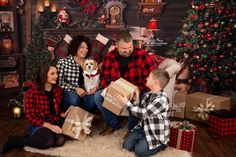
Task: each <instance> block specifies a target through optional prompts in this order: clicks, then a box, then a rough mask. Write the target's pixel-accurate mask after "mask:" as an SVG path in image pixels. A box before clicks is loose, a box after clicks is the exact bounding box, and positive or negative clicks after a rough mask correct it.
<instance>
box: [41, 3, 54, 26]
mask: <svg viewBox="0 0 236 157" xmlns="http://www.w3.org/2000/svg"><path fill="white" fill-rule="evenodd" d="M37 11H38V13H39V14H40V15H39V25H40V27H41V28H54V27H56V24H55V20H56V14H57V5H56V3H50V1H49V0H39V1H38V2H37Z"/></svg>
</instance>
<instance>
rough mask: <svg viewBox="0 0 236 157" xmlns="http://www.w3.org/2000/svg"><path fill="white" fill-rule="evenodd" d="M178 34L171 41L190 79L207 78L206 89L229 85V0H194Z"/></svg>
mask: <svg viewBox="0 0 236 157" xmlns="http://www.w3.org/2000/svg"><path fill="white" fill-rule="evenodd" d="M191 5H192V9H191V10H190V11H189V16H188V18H187V19H186V22H185V23H184V25H183V29H182V31H181V35H180V37H178V38H177V40H176V41H175V43H174V45H173V52H174V53H175V55H176V58H177V59H178V60H181V61H184V62H185V63H186V64H187V65H188V66H189V68H190V73H191V74H190V75H191V76H190V77H191V79H203V80H206V81H208V84H209V86H210V89H211V90H213V91H215V90H219V89H229V88H231V87H232V84H233V83H234V82H235V78H236V77H235V73H236V70H235V69H236V46H235V43H236V36H235V34H236V18H235V17H236V7H235V3H234V1H233V0H206V1H201V0H194V1H192V3H191Z"/></svg>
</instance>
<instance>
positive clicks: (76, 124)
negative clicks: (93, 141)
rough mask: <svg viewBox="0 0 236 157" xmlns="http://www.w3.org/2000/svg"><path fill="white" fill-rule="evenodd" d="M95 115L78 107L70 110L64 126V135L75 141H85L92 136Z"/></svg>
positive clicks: (72, 107)
mask: <svg viewBox="0 0 236 157" xmlns="http://www.w3.org/2000/svg"><path fill="white" fill-rule="evenodd" d="M93 117H94V115H93V114H91V113H89V112H87V111H85V110H83V109H81V108H79V107H76V106H71V107H70V108H69V113H68V115H67V117H66V119H65V122H64V124H63V126H62V133H63V134H65V135H68V136H70V137H72V138H74V139H77V140H80V141H84V140H85V138H86V136H87V134H90V132H91V130H90V127H91V123H92V120H93Z"/></svg>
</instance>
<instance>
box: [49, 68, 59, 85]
mask: <svg viewBox="0 0 236 157" xmlns="http://www.w3.org/2000/svg"><path fill="white" fill-rule="evenodd" d="M57 78H58V74H57V69H56V67H53V66H51V67H50V68H49V70H48V73H47V81H46V83H48V84H56V83H57Z"/></svg>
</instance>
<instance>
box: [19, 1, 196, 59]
mask: <svg viewBox="0 0 236 157" xmlns="http://www.w3.org/2000/svg"><path fill="white" fill-rule="evenodd" d="M26 2H29V3H30V6H29V5H27V7H31V9H30V10H31V17H32V22H37V20H38V17H39V13H38V12H37V9H36V3H37V0H33V1H32V0H26ZM51 2H56V4H57V8H58V9H59V8H61V7H63V6H66V4H65V3H66V1H65V0H54V1H53V0H51ZM123 2H124V3H125V4H126V5H127V6H126V8H125V10H124V13H123V16H124V23H125V25H126V27H130V26H142V27H146V26H147V23H148V21H149V19H150V18H151V17H146V16H141V17H139V18H138V4H137V3H138V0H123ZM165 2H167V5H166V6H165V7H164V10H163V12H162V14H161V16H160V18H159V28H160V31H158V32H157V36H158V37H159V38H160V39H162V40H164V41H166V42H167V43H168V45H167V46H164V47H160V49H159V50H158V53H160V54H163V55H165V53H166V51H168V49H169V45H171V44H172V43H173V41H174V40H175V38H176V36H177V35H178V32H179V30H180V29H181V27H182V25H183V20H184V18H185V17H186V16H187V10H188V9H189V8H190V2H191V0H165ZM26 10H27V9H26V8H25V11H26ZM28 10H29V9H28ZM73 14H75V13H73ZM73 16H74V15H73ZM20 21H21V22H20V23H21V25H20V26H19V29H20V45H22V46H21V49H23V48H25V47H27V39H29V36H26V35H27V32H29V28H30V27H29V26H28V25H29V21H27V20H26V13H24V14H23V15H21V16H20ZM26 24H27V25H26Z"/></svg>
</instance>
